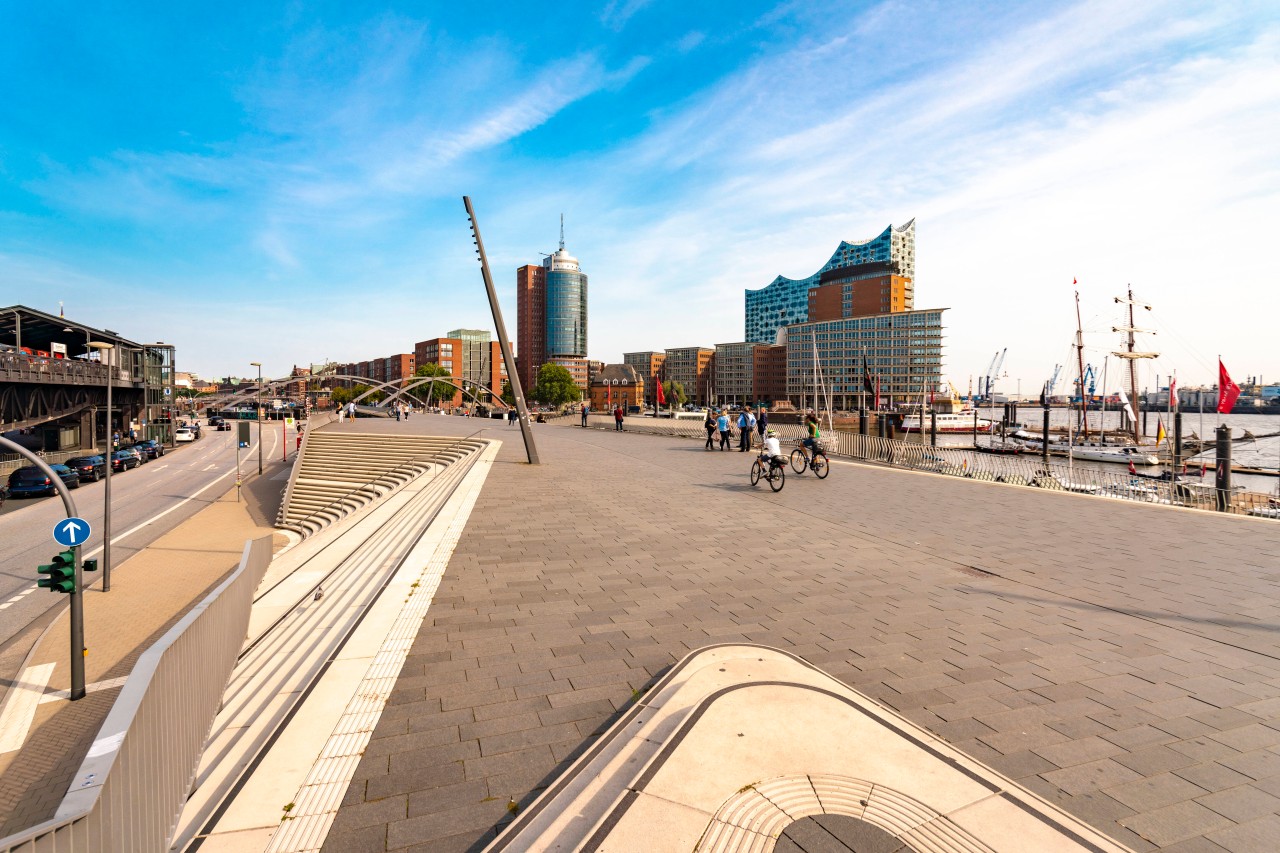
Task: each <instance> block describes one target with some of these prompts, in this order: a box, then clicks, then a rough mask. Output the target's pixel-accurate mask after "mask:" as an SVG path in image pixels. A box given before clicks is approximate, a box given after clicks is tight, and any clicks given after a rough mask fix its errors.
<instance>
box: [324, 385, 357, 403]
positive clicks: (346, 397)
mask: <svg viewBox="0 0 1280 853" xmlns="http://www.w3.org/2000/svg"><path fill="white" fill-rule="evenodd" d="M353 396H355V395H353V394H352V393H351V389H350V388H343V387H342V386H341V385H339V386H338V387H337V388H333V389H330V391H329V399H330V400H332V401H333V403H334V405H336V406H341V405H343V404H344V403H349V402H351V398H352V397H353Z"/></svg>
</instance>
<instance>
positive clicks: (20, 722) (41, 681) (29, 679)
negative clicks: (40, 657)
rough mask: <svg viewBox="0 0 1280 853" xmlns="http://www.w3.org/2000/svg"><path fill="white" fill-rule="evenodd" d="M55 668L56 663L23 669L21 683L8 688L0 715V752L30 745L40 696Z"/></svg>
mask: <svg viewBox="0 0 1280 853" xmlns="http://www.w3.org/2000/svg"><path fill="white" fill-rule="evenodd" d="M55 667H57V664H56V663H42V664H38V665H36V666H29V667H27V668H26V669H25V670H23V673H22V676H21V677H20V678H19V679H18V683H16V684H14V685H13V686H12V687H10V688H9V697H8V701H7V702H5V705H4V714H3V716H0V753H5V752H13V751H14V750H15V749H21V748H22V745H23V744H24V743H26V742H27V732H28V731H30V729H31V722H32V721H33V720H34V719H35V718H36V708H37V707H38V706H39V705H40V697H41V696H42V695H43V694H44V689H45V687H46V686H47V685H48V684H49V679H50V678H52V677H53V670H54V668H55Z"/></svg>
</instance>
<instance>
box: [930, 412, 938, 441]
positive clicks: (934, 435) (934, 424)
mask: <svg viewBox="0 0 1280 853" xmlns="http://www.w3.org/2000/svg"><path fill="white" fill-rule="evenodd" d="M929 446H930V447H937V446H938V413H937V412H930V413H929Z"/></svg>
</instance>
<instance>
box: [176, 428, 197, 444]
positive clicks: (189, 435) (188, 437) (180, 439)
mask: <svg viewBox="0 0 1280 853" xmlns="http://www.w3.org/2000/svg"><path fill="white" fill-rule="evenodd" d="M173 440H174V442H176V443H177V444H183V443H184V442H188V441H195V440H196V434H195V431H194V430H190V429H186V428H185V427H184V428H183V429H179V430H175V431H174V433H173Z"/></svg>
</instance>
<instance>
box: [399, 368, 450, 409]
mask: <svg viewBox="0 0 1280 853" xmlns="http://www.w3.org/2000/svg"><path fill="white" fill-rule="evenodd" d="M413 375H414V376H420V377H424V378H425V377H429V376H441V377H444V378H446V379H450V380H452V379H453V374H452V373H451V372H450V371H449V369H448V368H446V367H442V366H440V365H438V364H436V363H434V362H428V363H426V364H423V365H420V366H419V367H418V369H417V370H416V371H415V372H414V374H413ZM457 391H458V389H457V388H454V387H453V386H452V385H450V384H449V383H448V382H436V383H434V384H428V385H419V386H418V387H417V388H414V389H413V390H412V391H410V392H409V393H410V394H414V395H416V396H417V397H418V399H419V400H426V401H427V402H428V403H430V404H431V405H433V406H438V405H440V401H441V400H452V399H453V395H454V394H456V393H457ZM428 395H430V396H429V399H428Z"/></svg>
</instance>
